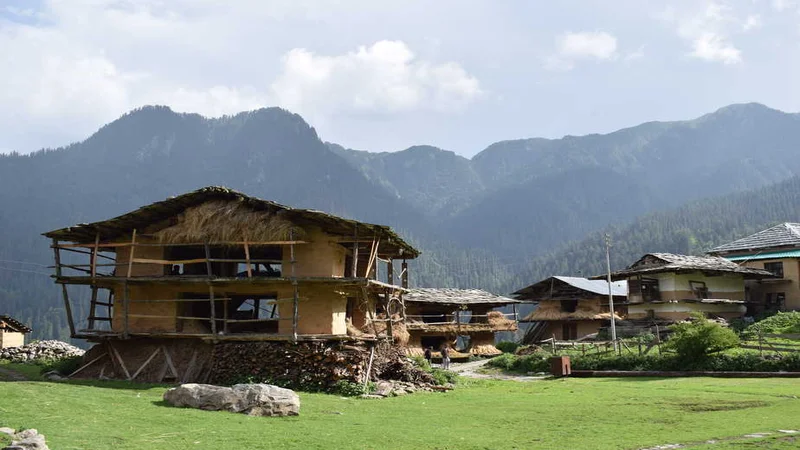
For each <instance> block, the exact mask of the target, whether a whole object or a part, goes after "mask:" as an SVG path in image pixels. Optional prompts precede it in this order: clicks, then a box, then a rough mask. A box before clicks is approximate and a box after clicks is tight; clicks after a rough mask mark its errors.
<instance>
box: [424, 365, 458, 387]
mask: <svg viewBox="0 0 800 450" xmlns="http://www.w3.org/2000/svg"><path fill="white" fill-rule="evenodd" d="M430 374H431V375H433V379H434V381H436V384H438V385H439V386H442V385H445V384H447V383H451V384H456V383H457V382H458V374H457V373H455V372H451V371H449V370H444V369H440V368H438V367H434V368H432V369H431V371H430Z"/></svg>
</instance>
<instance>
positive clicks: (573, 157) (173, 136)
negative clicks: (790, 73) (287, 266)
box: [0, 104, 800, 338]
mask: <svg viewBox="0 0 800 450" xmlns="http://www.w3.org/2000/svg"><path fill="white" fill-rule="evenodd" d="M798 145H800V115H798V114H789V113H784V112H781V111H777V110H774V109H770V108H768V107H766V106H764V105H760V104H740V105H731V106H727V107H724V108H722V109H720V110H718V111H716V112H713V113H710V114H707V115H704V116H702V117H700V118H697V119H694V120H688V121H679V122H649V123H644V124H641V125H638V126H635V127H631V128H626V129H623V130H619V131H616V132H613V133H609V134H603V135H599V134H596V135H588V136H565V137H563V138H561V139H541V138H534V139H521V140H511V141H503V142H498V143H495V144H492V145H490V146H489V147H487V148H486V149H484V150H483V151H481V152H480V153H478V154H477V155H475V156H474V157H473V158H471V159H467V158H464V157H462V156H459V155H457V154H455V153H453V152H450V151H446V150H442V149H439V148H436V147H432V146H427V145H419V146H414V147H411V148H408V149H406V150H402V151H398V152H386V153H372V152H367V151H358V150H351V149H347V148H345V147H343V146H341V145H337V144H334V143H326V142H324V141H323V140H321V139H320V137H319V136H318V135H317V133H316V131H315V130H314V129H313V128H312V127H311V126H310V125H309V124H307V123H306V122H305V121H304V120H303V119H302V118H301V117H300V116H298V115H296V114H292V113H290V112H287V111H285V110H282V109H278V108H265V109H260V110H256V111H251V112H246V113H240V114H236V115H233V116H224V117H221V118H213V119H210V118H204V117H202V116H199V115H197V114H178V113H175V112H173V111H171V110H170V109H169V108H167V107H161V106H149V107H144V108H140V109H137V110H134V111H132V112H130V113H128V114H126V115H124V116H122V117H121V118H119V119H117V120H115V121H114V122H111V123H109V124H108V125H106V126H104V127H103V128H101V129H100V130H98V131H97V132H96V133H94V134H93V135H92V136H90V137H89V138H88V139H86V140H85V141H82V142H79V143H75V144H72V145H69V146H67V147H63V148H59V149H46V150H42V151H39V152H35V153H33V154H30V155H20V154H10V155H3V156H0V205H1V206H2V208H1V209H0V230H2V233H1V234H0V312H2V313H10V314H13V315H15V316H17V317H18V318H20V319H21V320H23V321H27V322H29V323H32V324H33V327H34V329H35V330H36V331H35V333H36V334H35V336H37V337H60V338H63V337H64V333H65V329H64V318H63V313H62V312H61V311H60V309H61V303H60V300H59V297H58V292H57V290H56V289H55V286H54V285H53V284H52V282H51V281H50V280H49V279H48V278H47V277H46V276H45V274H47V273H48V269H46V268H45V266H47V265H48V264H50V263H51V261H50V256H51V253H50V250H49V249H48V242H47V241H46V240H45V239H44V238H42V237H41V236H40V233H41V232H44V231H47V230H50V229H54V228H58V227H62V226H66V225H71V224H74V223H79V222H88V221H95V220H101V219H104V218H108V217H111V216H114V215H118V214H121V213H124V212H127V211H129V210H132V209H135V208H137V207H139V206H142V205H144V204H147V203H151V202H153V201H157V200H162V199H164V198H166V197H168V196H172V195H176V194H180V193H183V192H186V191H189V190H192V189H196V188H198V187H201V186H207V185H225V186H228V187H231V188H234V189H237V190H241V191H243V192H245V193H248V194H251V195H255V196H258V197H262V198H266V199H270V200H275V201H278V202H280V203H285V204H289V205H293V206H298V207H305V208H314V209H320V210H324V211H328V212H331V213H334V214H338V215H343V216H347V217H352V218H356V219H359V220H364V221H369V222H376V223H383V224H387V225H391V226H393V227H395V228H396V229H397V230H398V231H399V232H400V233H401V234H402V235H403V236H405V237H407V238H408V239H409V240H411V241H412V242H413V243H414V244H415V245H417V246H418V247H420V248H421V249H422V251H423V256H422V257H421V258H420V259H419V261H416V262H415V264H414V268H413V272H412V283H414V284H417V285H421V286H456V287H482V288H485V289H489V290H492V291H495V292H498V293H508V292H511V291H513V290H515V289H517V288H519V287H522V285H524V284H530V283H532V282H534V281H537V280H538V279H539V278H543V277H544V276H547V275H551V274H556V273H557V274H561V275H571V274H576V273H577V272H583V273H586V274H588V271H590V270H591V271H597V270H598V268H599V266H598V265H597V261H598V258H597V255H596V254H595V253H596V252H595V250H596V249H597V248H600V247H598V245H600V246H601V244H602V233H605V232H609V233H611V234H612V235H613V237H614V240H615V242H617V243H621V242H630V241H631V240H632V239H635V240H636V242H638V243H639V244H637V245H638V246H637V245H633V246H629V247H625V248H624V249H623V247H622V245H621V244H617V245H618V247H615V259H614V261H615V265H616V266H621V265H625V264H627V263H629V262H630V260H631V258H635V257H636V256H638V255H634V254H632V253H633V252H634V251H655V250H659V251H677V250H676V249H677V248H678V247H680V245H673V244H675V243H676V242H678V241H680V239H678V238H675V236H679V237H681V236H682V237H681V238H682V239H684V241H681V242H690V241H692V239H694V241H693V242H694V244H693V245H692V246H687V247H685V251H689V252H697V251H701V250H702V248H701V247H703V245H705V244H708V245H711V244H715V243H718V242H717V240H719V239H727V238H728V237H733V236H730V235H731V234H732V233H733V232H734V231H740V230H741V231H745V230H747V231H750V230H752V229H754V228H756V227H759V226H761V225H764V224H768V223H770V222H775V221H783V220H797V219H798V217H797V215H796V214H798V211H797V208H796V205H797V203H798V201H797V199H798V198H800V190H798V183H797V181H796V180H797V179H796V178H793V177H795V176H796V175H798V174H800V160H798V159H797V158H796V157H795V154H796V150H795V149H796V148H797V147H798ZM793 183H794V184H793ZM748 195H750V197H747V196H748ZM709 197H716V199H712V200H702V199H706V198H709ZM759 199H764V200H759ZM787 199H788V200H787ZM704 201H705V202H710V203H702V202H704ZM698 202H699V203H698ZM760 203H764V204H768V205H767V206H765V208H767V209H769V211H770V213H769V214H766V213H764V214H756V213H753V211H757V208H755V207H751V206H752V205H754V204H760ZM716 204H724V205H728V209H729V210H728V211H726V210H723V209H720V208H712V206H713V205H716ZM697 205H700V206H697ZM734 205H742V206H734ZM748 205H750V206H748ZM687 208H688V209H687ZM709 211H713V212H714V214H716V215H719V216H714V217H717V218H719V217H721V218H725V219H726V220H712V219H709V217H708V212H709ZM758 211H760V210H758ZM792 214H795V215H794V216H791V215H792ZM734 216H735V217H734ZM678 217H682V218H683V219H681V220H678V219H677V218H678ZM637 218H638V219H637ZM635 219H636V220H635ZM700 219H708V220H700ZM728 219H730V220H728ZM731 223H738V225H737V226H736V227H733V228H731V227H730V224H731ZM630 227H633V228H630ZM637 227H638V228H637ZM697 227H700V228H702V229H696V228H697ZM640 229H641V230H645V231H646V232H637V231H636V230H640ZM703 230H705V232H702V231H703ZM598 233H599V234H598ZM637 233H638V234H637ZM675 233H677V234H675ZM681 233H683V234H681ZM697 236H700V237H701V239H699V241H698V238H697ZM584 238H585V239H589V241H581V239H584ZM670 239H672V241H674V240H675V239H678V241H675V242H672V241H670ZM645 244H647V245H652V246H654V247H648V248H647V249H646V250H642V249H643V247H642V246H643V245H645ZM655 246H658V248H655ZM617 250H619V251H617ZM566 272H570V273H566Z"/></svg>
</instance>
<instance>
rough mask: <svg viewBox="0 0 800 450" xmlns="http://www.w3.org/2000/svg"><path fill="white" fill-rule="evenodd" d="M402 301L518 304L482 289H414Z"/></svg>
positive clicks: (454, 303) (448, 303)
mask: <svg viewBox="0 0 800 450" xmlns="http://www.w3.org/2000/svg"><path fill="white" fill-rule="evenodd" d="M403 300H405V301H406V302H413V303H439V304H443V305H497V306H500V305H508V304H511V303H520V302H519V301H518V300H512V299H510V298H508V297H503V296H502V295H497V294H492V293H491V292H486V291H484V290H482V289H453V288H415V289H409V291H408V292H407V293H406V294H403Z"/></svg>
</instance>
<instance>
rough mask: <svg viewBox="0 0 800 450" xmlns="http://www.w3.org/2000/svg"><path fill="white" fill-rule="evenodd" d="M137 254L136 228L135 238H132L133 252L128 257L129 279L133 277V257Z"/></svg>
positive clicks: (134, 231) (134, 230)
mask: <svg viewBox="0 0 800 450" xmlns="http://www.w3.org/2000/svg"><path fill="white" fill-rule="evenodd" d="M135 252H136V228H134V229H133V236H132V237H131V252H130V254H129V255H128V278H130V277H131V271H133V255H134V253H135Z"/></svg>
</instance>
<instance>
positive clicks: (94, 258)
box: [89, 233, 100, 278]
mask: <svg viewBox="0 0 800 450" xmlns="http://www.w3.org/2000/svg"><path fill="white" fill-rule="evenodd" d="M99 243H100V233H97V235H96V236H95V238H94V248H93V249H92V254H91V256H89V258H90V259H91V261H90V263H91V265H92V278H94V277H95V276H96V275H97V245H98V244H99Z"/></svg>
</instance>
